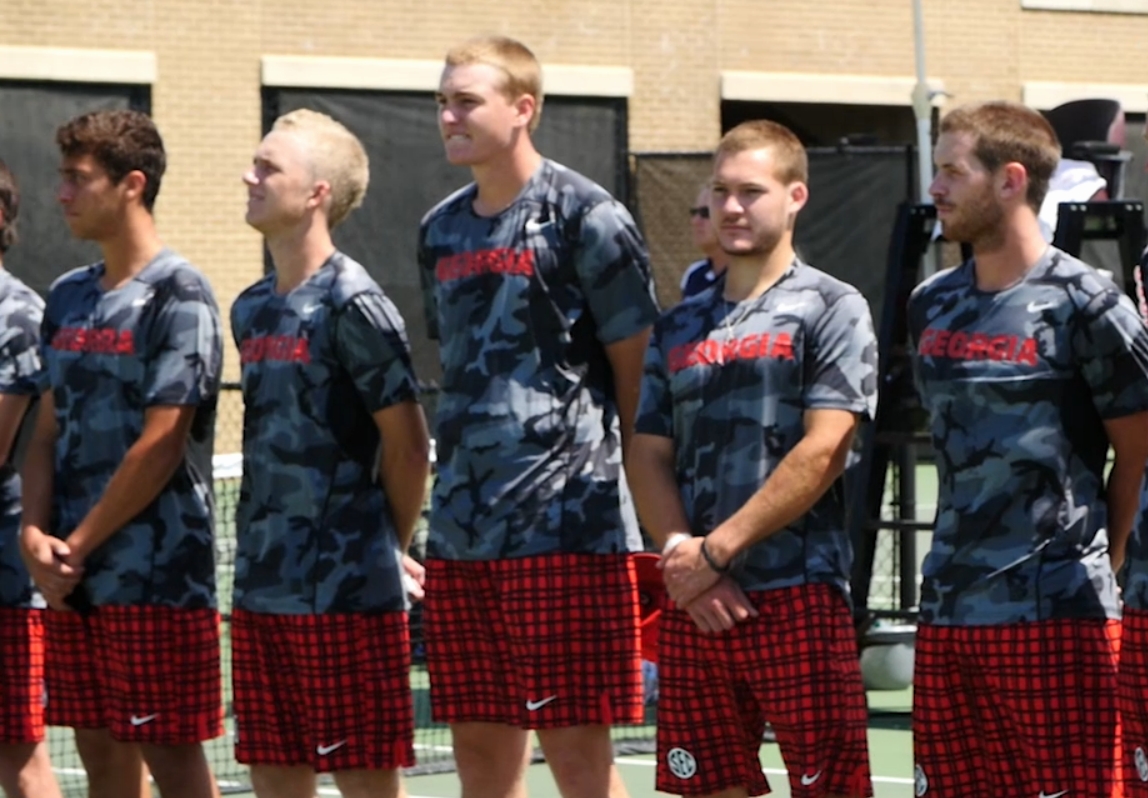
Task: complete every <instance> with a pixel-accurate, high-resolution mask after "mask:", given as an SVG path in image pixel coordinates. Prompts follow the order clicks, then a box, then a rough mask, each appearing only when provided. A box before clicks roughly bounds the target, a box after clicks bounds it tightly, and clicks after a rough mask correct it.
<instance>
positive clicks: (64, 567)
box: [20, 526, 84, 611]
mask: <svg viewBox="0 0 1148 798" xmlns="http://www.w3.org/2000/svg"><path fill="white" fill-rule="evenodd" d="M20 554H21V556H23V558H24V564H25V566H26V567H27V568H28V573H29V574H30V575H31V577H32V581H33V582H34V583H35V584H36V587H38V588H39V589H40V593H41V594H42V595H43V596H44V600H45V601H46V602H47V603H48V606H49V607H51V608H52V609H54V610H61V611H70V610H71V607H69V606H68V604H67V601H66V599H67V598H68V596H69V595H71V593H72V591H73V590H75V589H76V585H78V584H79V583H80V579H82V578H83V576H84V565H83V558H82V557H81V556H80V555H79V554H78V553H77V552H74V551H72V548H71V547H70V546H69V545H68V544H67V542H65V541H63V540H60V539H59V538H57V537H53V536H52V535H49V534H47V533H46V532H44V531H43V530H41V529H38V528H37V527H34V526H28V527H24V529H23V531H22V532H21V534H20Z"/></svg>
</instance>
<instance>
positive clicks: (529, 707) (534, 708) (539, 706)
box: [526, 693, 558, 712]
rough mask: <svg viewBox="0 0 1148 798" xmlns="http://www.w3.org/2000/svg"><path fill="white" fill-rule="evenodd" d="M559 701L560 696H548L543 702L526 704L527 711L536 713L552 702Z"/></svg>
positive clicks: (528, 702)
mask: <svg viewBox="0 0 1148 798" xmlns="http://www.w3.org/2000/svg"><path fill="white" fill-rule="evenodd" d="M557 699H558V694H557V693H555V694H554V695H552V696H547V697H546V698H543V699H542V700H541V701H527V702H526V711H527V712H535V711H537V710H539V709H542V707H544V706H546V705H547V704H549V703H550V702H551V701H556V700H557Z"/></svg>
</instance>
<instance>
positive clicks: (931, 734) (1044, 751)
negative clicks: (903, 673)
mask: <svg viewBox="0 0 1148 798" xmlns="http://www.w3.org/2000/svg"><path fill="white" fill-rule="evenodd" d="M1119 653H1120V622H1119V621H1106V620H1104V619H1102V618H1101V619H1069V618H1062V619H1054V620H1047V621H1035V622H1032V623H1017V624H1007V625H1001V626H933V625H929V624H922V625H921V626H920V627H919V628H918V629H917V643H916V652H915V657H916V659H915V670H914V675H913V755H914V758H915V760H916V763H917V766H916V769H915V772H914V777H915V779H916V792H917V795H924V796H927V798H948V796H953V797H954V798H955V797H956V796H969V795H989V794H992V795H1066V796H1070V798H1088V796H1092V798H1111V797H1112V796H1115V795H1120V794H1121V778H1120V768H1119V766H1118V765H1119V761H1120V755H1121V752H1120V723H1119V718H1118V715H1117V687H1116V679H1117V672H1116V666H1117V659H1118V656H1119Z"/></svg>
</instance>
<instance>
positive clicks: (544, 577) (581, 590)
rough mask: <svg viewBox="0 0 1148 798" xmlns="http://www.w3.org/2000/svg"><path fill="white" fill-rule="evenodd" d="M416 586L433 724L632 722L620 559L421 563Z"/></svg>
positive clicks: (638, 693) (632, 592) (633, 689)
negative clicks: (422, 593)
mask: <svg viewBox="0 0 1148 798" xmlns="http://www.w3.org/2000/svg"><path fill="white" fill-rule="evenodd" d="M426 584H427V587H426V594H427V595H426V607H425V613H426V627H425V628H426V641H427V667H428V669H429V671H430V677H431V708H432V710H433V713H434V717H435V720H438V721H442V722H445V723H460V722H468V721H477V722H485V723H504V724H509V725H512V726H520V727H522V728H527V729H554V728H563V727H568V726H586V725H596V724H606V725H610V724H614V723H622V724H625V723H639V722H641V721H642V717H643V710H642V674H641V657H640V654H639V649H640V645H639V633H638V591H637V584H636V579H635V575H634V566H633V563H632V561H631V559H630V557H629V555H618V556H613V555H602V554H547V555H542V556H538V557H524V558H519V559H508V560H490V561H481V562H461V561H454V560H429V561H428V563H427V577H426Z"/></svg>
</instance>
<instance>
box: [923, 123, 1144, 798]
mask: <svg viewBox="0 0 1148 798" xmlns="http://www.w3.org/2000/svg"><path fill="white" fill-rule="evenodd" d="M1059 157H1060V145H1059V143H1058V142H1057V139H1056V134H1055V133H1054V132H1053V130H1052V128H1051V127H1050V126H1049V124H1048V122H1047V121H1046V120H1045V119H1044V118H1043V117H1042V116H1041V115H1040V114H1038V113H1037V112H1035V111H1033V110H1031V109H1028V108H1025V107H1024V106H1021V105H1017V104H1015V103H1008V102H991V103H983V104H980V105H972V106H964V107H962V108H958V109H957V110H955V111H953V112H951V113H949V114H948V115H947V116H945V118H944V119H943V120H942V121H941V127H940V136H939V138H938V140H937V145H936V148H935V152H934V158H935V160H936V165H937V174H936V178H935V179H934V180H933V184H932V186H931V188H930V193H931V194H932V197H933V200H934V202H935V203H936V207H937V218H938V219H939V220H940V223H941V225H942V227H943V232H944V235H945V237H946V238H948V239H949V240H952V241H959V242H962V243H968V244H970V245H971V246H972V251H973V257H972V259H971V260H969V261H967V262H966V263H963V264H961V265H960V266H957V267H956V268H954V269H950V270H948V271H944V272H941V273H939V274H937V275H935V276H934V277H932V278H930V279H929V280H928V281H926V282H924V283H922V284H921V285H920V286H918V287H917V289H916V290H915V291H914V292H913V294H912V296H911V298H910V300H909V333H910V337H911V341H912V348H913V358H914V366H915V374H916V379H917V385H918V389H919V392H920V395H921V401H922V404H923V406H924V407H925V408H926V409H927V410H928V412H929V415H930V419H931V427H932V435H933V445H934V447H935V449H936V450H937V469H938V477H939V489H940V492H939V496H938V510H937V522H936V530H935V532H934V535H933V545H932V549H931V550H930V552H929V554H928V556H927V557H926V558H925V562H924V565H923V567H922V577H923V581H922V587H921V622H920V625H919V627H918V631H917V643H916V671H915V675H914V679H913V731H914V756H915V758H916V771H915V780H916V792H917V795H919V796H938V798H946V797H947V796H966V795H988V794H993V795H1043V796H1046V797H1047V796H1060V795H1063V796H1072V798H1078V797H1079V798H1083V797H1085V796H1092V797H1093V798H1108V796H1111V795H1116V794H1118V792H1119V790H1120V788H1121V781H1122V779H1121V771H1120V768H1119V767H1118V756H1117V751H1116V746H1117V730H1118V722H1119V721H1118V715H1117V698H1116V687H1117V684H1116V664H1117V663H1116V655H1117V651H1118V650H1119V636H1120V622H1119V620H1118V618H1119V609H1118V606H1119V605H1118V599H1117V594H1116V582H1115V578H1114V570H1118V569H1119V568H1120V566H1121V564H1122V562H1123V559H1124V550H1125V543H1126V541H1127V540H1128V535H1129V532H1130V531H1131V528H1132V523H1133V518H1134V516H1135V513H1136V508H1137V501H1138V497H1139V490H1140V484H1141V481H1142V479H1143V475H1144V466H1145V462H1146V461H1148V330H1146V329H1145V327H1144V324H1143V323H1142V322H1141V320H1140V318H1139V317H1138V315H1137V313H1136V310H1135V308H1134V307H1133V305H1132V303H1131V302H1130V301H1129V299H1128V298H1127V297H1126V296H1125V295H1124V294H1123V293H1122V292H1121V291H1120V290H1119V289H1117V288H1116V286H1115V285H1113V284H1112V282H1111V281H1109V280H1108V279H1106V278H1104V277H1103V276H1101V275H1100V274H1098V273H1097V272H1096V270H1094V269H1092V268H1091V267H1089V266H1087V265H1086V264H1084V263H1082V262H1081V261H1079V260H1077V259H1075V258H1073V257H1070V256H1069V255H1067V254H1065V253H1063V252H1061V251H1059V250H1057V249H1055V248H1054V247H1050V246H1049V245H1048V244H1047V243H1046V242H1045V240H1044V238H1043V236H1042V234H1041V230H1040V225H1039V223H1038V220H1037V212H1038V209H1039V208H1040V205H1041V201H1042V200H1043V199H1044V193H1045V191H1046V190H1047V188H1048V183H1049V178H1050V177H1051V175H1052V173H1053V169H1054V168H1055V167H1056V163H1057V160H1058V158H1059ZM1110 445H1111V447H1112V449H1113V451H1114V453H1115V458H1114V463H1113V465H1112V468H1111V471H1110V472H1108V473H1107V477H1106V459H1107V454H1108V451H1109V446H1110Z"/></svg>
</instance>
